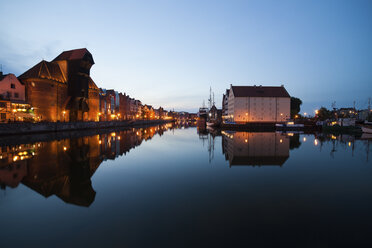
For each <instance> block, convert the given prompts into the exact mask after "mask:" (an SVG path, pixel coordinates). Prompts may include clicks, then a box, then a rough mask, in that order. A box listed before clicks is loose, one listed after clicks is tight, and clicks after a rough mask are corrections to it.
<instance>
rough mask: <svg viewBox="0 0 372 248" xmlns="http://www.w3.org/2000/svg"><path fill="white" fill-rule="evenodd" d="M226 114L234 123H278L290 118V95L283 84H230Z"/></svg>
mask: <svg viewBox="0 0 372 248" xmlns="http://www.w3.org/2000/svg"><path fill="white" fill-rule="evenodd" d="M228 99H229V100H228V116H227V118H225V120H228V121H233V122H236V123H248V122H252V123H253V122H254V123H263V122H266V123H279V122H285V121H287V120H288V119H289V118H290V102H291V100H290V95H289V94H288V92H287V90H286V89H285V88H284V86H280V87H274V86H233V85H231V86H230V90H229V98H228Z"/></svg>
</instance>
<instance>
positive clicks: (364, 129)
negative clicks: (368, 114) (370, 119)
mask: <svg viewBox="0 0 372 248" xmlns="http://www.w3.org/2000/svg"><path fill="white" fill-rule="evenodd" d="M361 128H362V132H363V133H372V126H361Z"/></svg>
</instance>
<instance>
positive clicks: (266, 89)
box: [231, 86, 290, 97]
mask: <svg viewBox="0 0 372 248" xmlns="http://www.w3.org/2000/svg"><path fill="white" fill-rule="evenodd" d="M231 88H232V91H233V94H234V96H235V97H290V95H289V94H288V92H287V90H286V89H285V88H284V87H283V86H279V87H275V86H231Z"/></svg>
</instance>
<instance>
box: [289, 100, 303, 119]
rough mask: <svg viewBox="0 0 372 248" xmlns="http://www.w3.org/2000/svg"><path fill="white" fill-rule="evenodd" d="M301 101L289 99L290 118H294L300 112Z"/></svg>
mask: <svg viewBox="0 0 372 248" xmlns="http://www.w3.org/2000/svg"><path fill="white" fill-rule="evenodd" d="M301 105H302V101H301V99H300V98H297V97H293V96H292V97H291V118H295V116H296V115H297V114H298V113H299V112H300V110H301Z"/></svg>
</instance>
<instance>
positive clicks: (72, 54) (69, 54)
mask: <svg viewBox="0 0 372 248" xmlns="http://www.w3.org/2000/svg"><path fill="white" fill-rule="evenodd" d="M87 55H88V56H89V57H90V58H91V59H92V62H93V63H92V64H94V61H93V56H92V54H91V53H90V52H89V51H88V49H86V48H80V49H74V50H69V51H64V52H62V53H61V54H60V55H58V56H57V57H56V58H55V59H53V61H57V60H79V59H84V57H85V56H87Z"/></svg>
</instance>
